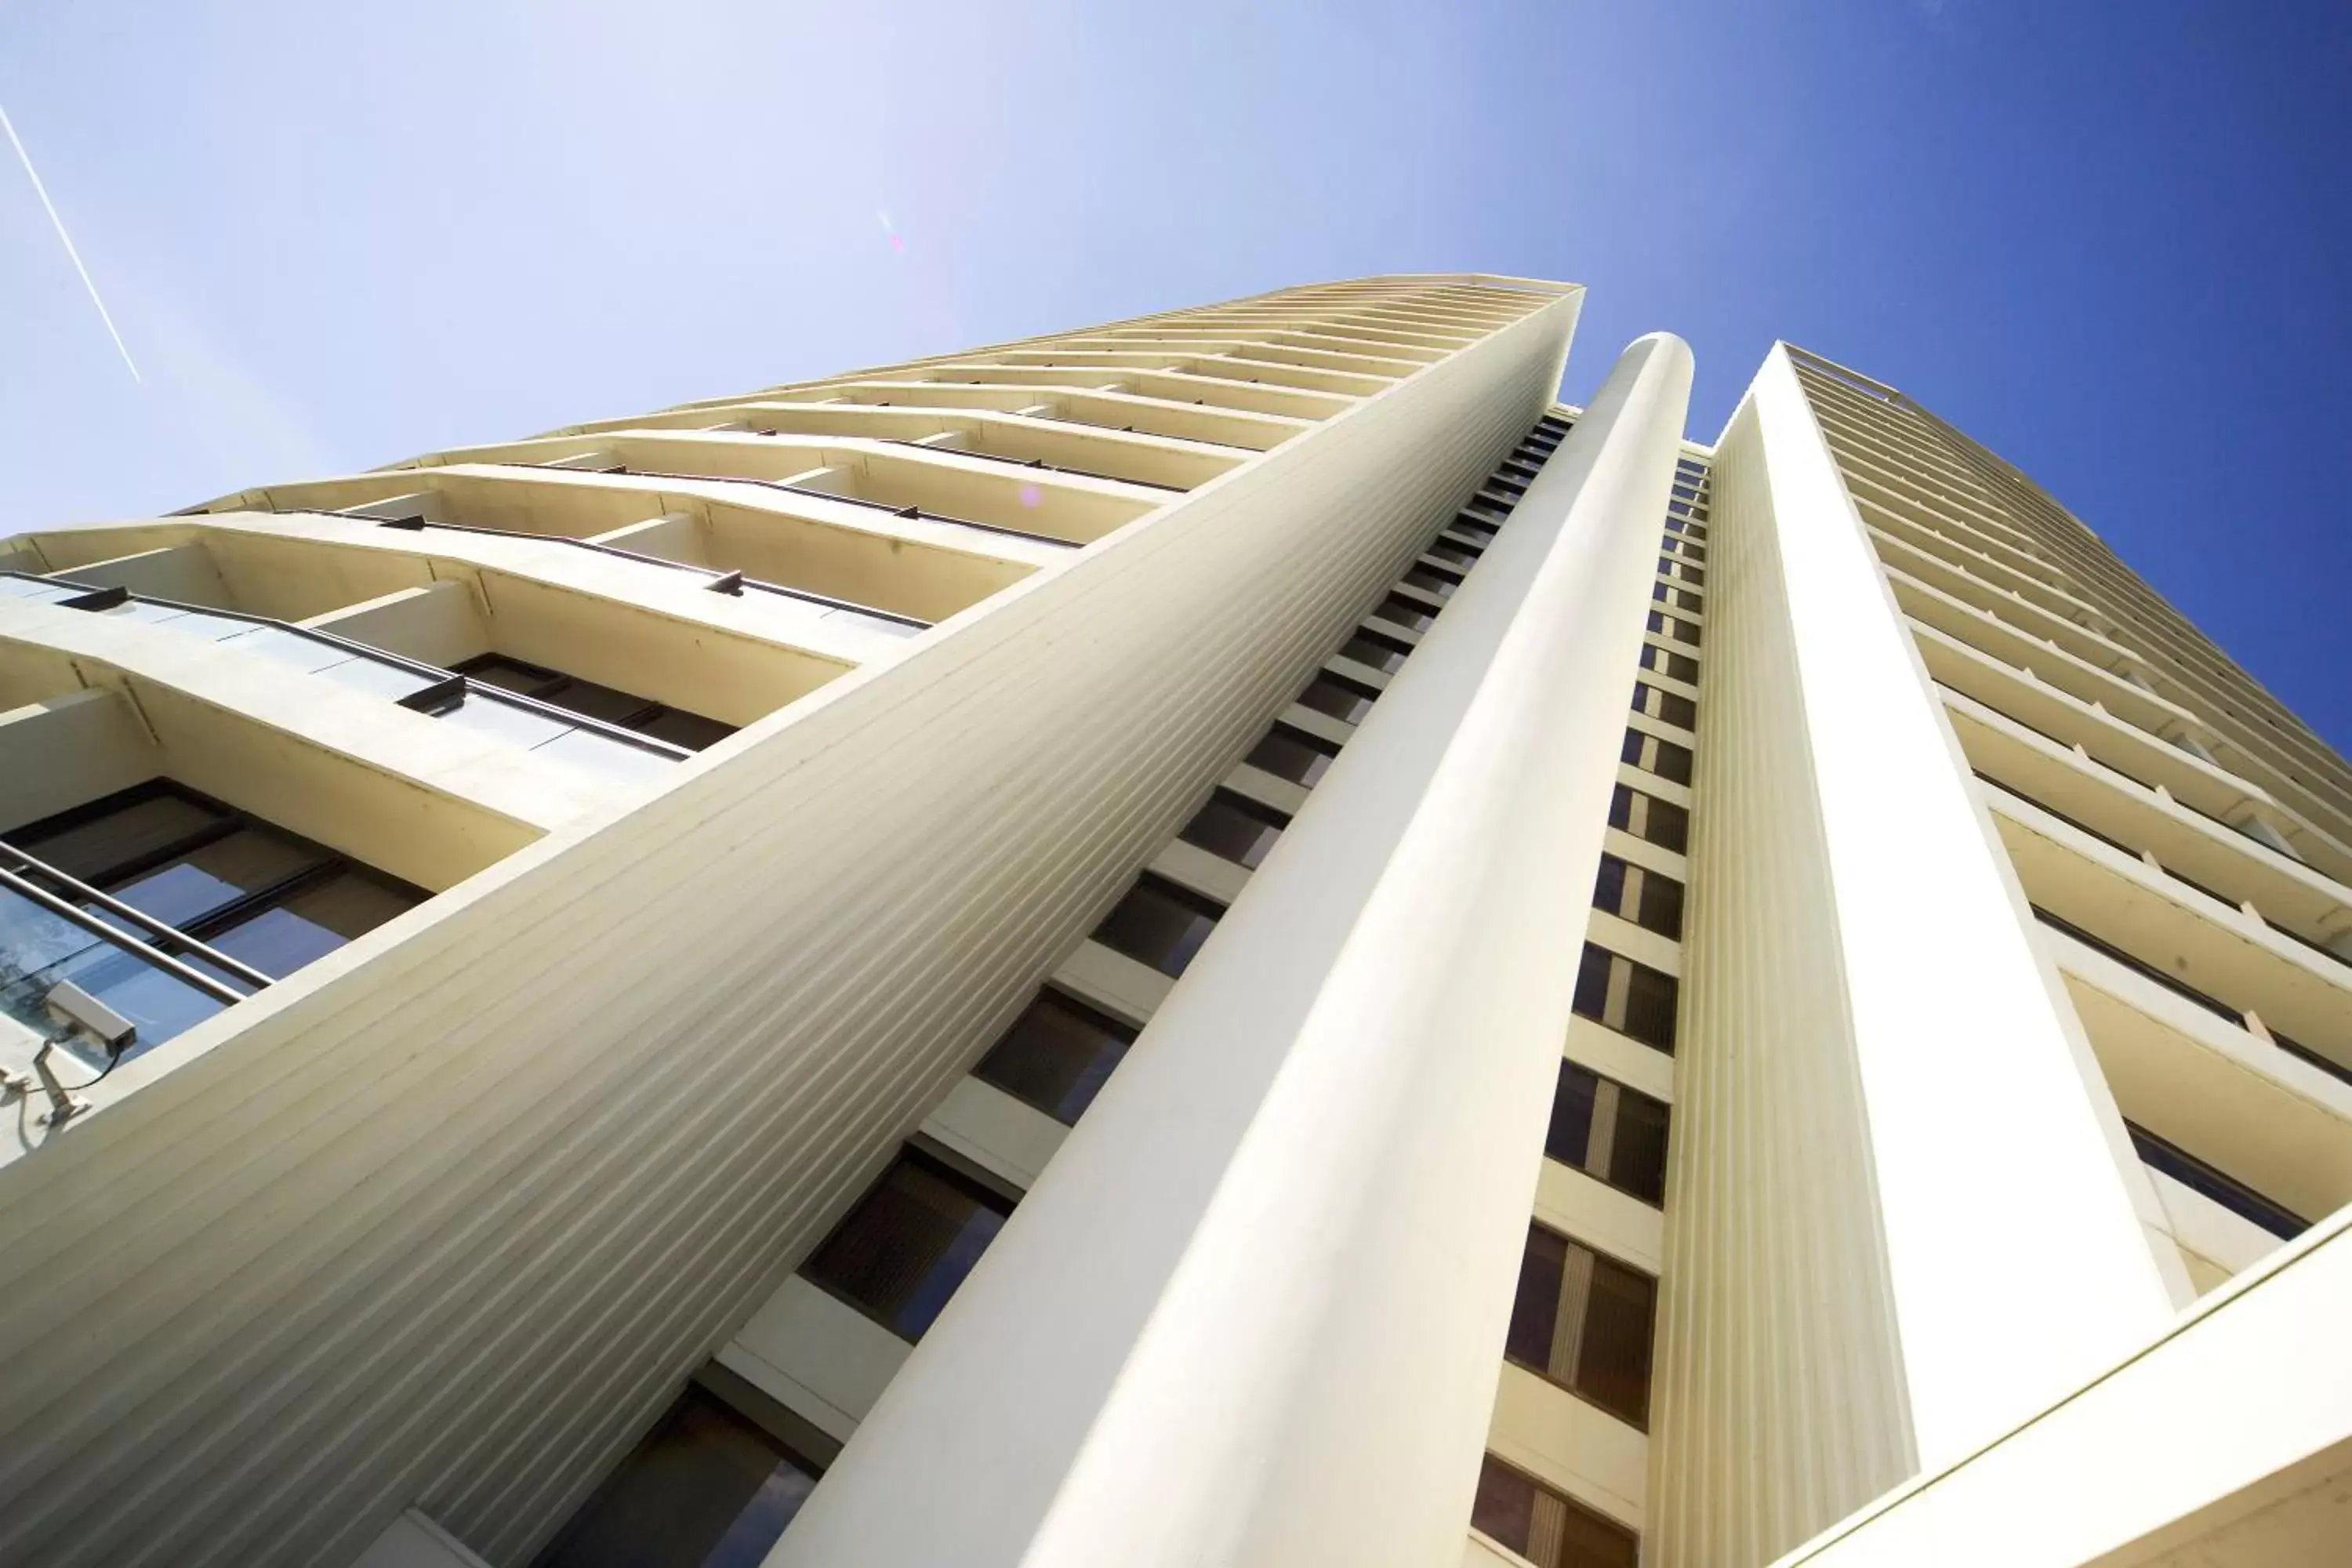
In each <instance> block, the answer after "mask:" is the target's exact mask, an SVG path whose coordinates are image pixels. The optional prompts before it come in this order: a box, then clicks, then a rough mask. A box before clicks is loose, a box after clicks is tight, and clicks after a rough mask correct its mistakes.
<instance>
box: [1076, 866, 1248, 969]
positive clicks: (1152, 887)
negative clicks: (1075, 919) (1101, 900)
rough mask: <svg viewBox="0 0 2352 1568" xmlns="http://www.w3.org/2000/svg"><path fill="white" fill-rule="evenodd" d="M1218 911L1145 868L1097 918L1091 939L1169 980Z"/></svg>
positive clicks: (1202, 938)
mask: <svg viewBox="0 0 2352 1568" xmlns="http://www.w3.org/2000/svg"><path fill="white" fill-rule="evenodd" d="M1223 912H1224V911H1223V910H1221V909H1219V908H1218V907H1217V906H1216V905H1215V904H1213V903H1211V902H1210V901H1209V900H1206V899H1203V898H1202V897H1201V896H1200V895H1199V894H1197V893H1192V892H1189V891H1187V890H1186V889H1182V888H1180V887H1178V886H1176V884H1175V883H1173V882H1170V881H1167V880H1164V879H1161V878H1159V877H1154V876H1151V875H1149V874H1148V873H1147V874H1146V875H1145V876H1144V877H1142V878H1141V879H1139V880H1138V881H1137V882H1136V884H1135V886H1134V887H1132V888H1130V889H1128V894H1127V897H1125V898H1124V899H1121V900H1119V901H1118V904H1117V905H1116V906H1115V907H1113V909H1112V910H1111V911H1110V913H1109V914H1108V915H1105V916H1104V917H1103V922H1102V924H1101V925H1099V926H1097V927H1096V928H1095V933H1094V934H1095V940H1096V941H1097V942H1101V943H1102V944H1103V945H1104V946H1106V947H1108V948H1111V949H1113V950H1115V951H1117V952H1123V953H1125V954H1127V956H1128V957H1129V958H1132V959H1135V960H1136V961H1138V962H1139V963H1148V964H1150V966H1151V967H1152V968H1154V969H1157V970H1158V971H1160V973H1162V974H1165V975H1168V976H1169V977H1171V979H1172V978H1174V977H1175V976H1177V975H1180V974H1181V973H1184V969H1185V966H1186V965H1187V964H1189V963H1192V955H1193V954H1194V953H1196V952H1200V951H1201V944H1202V942H1206V941H1208V940H1209V932H1210V931H1213V930H1215V929H1216V924H1217V917H1218V916H1219V915H1221V914H1223Z"/></svg>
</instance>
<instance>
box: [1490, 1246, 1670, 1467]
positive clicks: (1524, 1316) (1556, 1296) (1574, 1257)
mask: <svg viewBox="0 0 2352 1568" xmlns="http://www.w3.org/2000/svg"><path fill="white" fill-rule="evenodd" d="M1657 1294H1658V1287H1657V1282H1656V1281H1655V1280H1654V1279H1651V1278H1650V1277H1649V1276H1648V1275H1646V1274H1640V1273H1636V1272H1635V1271H1634V1270H1633V1269H1631V1268H1626V1267H1625V1266H1624V1265H1623V1264H1622V1263H1618V1262H1615V1261H1613V1260H1612V1259H1610V1258H1603V1257H1601V1255H1600V1254H1599V1253H1597V1252H1595V1251H1593V1250H1592V1249H1591V1247H1586V1246H1584V1245H1583V1244H1582V1243H1581V1242H1577V1241H1571V1240H1570V1239H1569V1238H1568V1237H1564V1236H1561V1235H1559V1234H1557V1233H1556V1232H1553V1231H1549V1230H1547V1229H1545V1228H1544V1227H1543V1226H1539V1225H1531V1226H1528V1241H1527V1248H1526V1250H1525V1252H1524V1253H1522V1254H1521V1256H1520V1259H1519V1288H1518V1292H1517V1296H1516V1297H1515V1299H1514V1300H1513V1301H1512V1303H1511V1326H1510V1330H1509V1332H1508V1334H1507V1337H1506V1338H1505V1340H1504V1342H1503V1354H1504V1356H1505V1358H1506V1359H1507V1360H1508V1361H1511V1362H1513V1363H1517V1365H1520V1366H1523V1367H1526V1368H1527V1369H1528V1371H1529V1372H1533V1373H1540V1374H1541V1375H1542V1376H1544V1377H1546V1378H1549V1380H1550V1381H1552V1382H1554V1383H1556V1384H1559V1385H1560V1386H1561V1387H1562V1388H1565V1389H1567V1390H1569V1392H1570V1393H1571V1394H1578V1395H1580V1396H1581V1397H1583V1398H1585V1399H1589V1400H1591V1402H1592V1403H1593V1404H1595V1405H1599V1406H1601V1409H1603V1410H1606V1411H1608V1412H1609V1413H1610V1414H1611V1415H1614V1416H1616V1417H1617V1418H1618V1419H1619V1420H1621V1421H1623V1422H1626V1423H1628V1424H1629V1425H1631V1426H1647V1425H1648V1424H1649V1419H1650V1335H1651V1326H1652V1322H1653V1320H1654V1318H1655V1317H1656V1315H1657Z"/></svg>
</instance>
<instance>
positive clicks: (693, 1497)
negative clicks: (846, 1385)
mask: <svg viewBox="0 0 2352 1568" xmlns="http://www.w3.org/2000/svg"><path fill="white" fill-rule="evenodd" d="M820 1473H821V1471H820V1469H819V1467H818V1466H816V1465H815V1464H814V1463H812V1462H811V1461H810V1460H808V1459H806V1458H803V1457H802V1456H801V1455H799V1454H797V1453H795V1452H793V1450H792V1449H791V1448H789V1447H786V1446H785V1445H783V1444H782V1443H781V1442H779V1441H777V1440H776V1438H774V1437H773V1436H770V1435H769V1434H768V1432H767V1431H766V1430H765V1429H763V1428H762V1427H761V1426H756V1425H755V1424H753V1423H752V1422H751V1421H750V1420H747V1419H746V1418H745V1417H744V1416H742V1415H740V1414H739V1413H737V1412H736V1411H735V1410H734V1409H733V1408H732V1407H731V1406H730V1405H727V1404H726V1403H725V1402H724V1401H722V1400H720V1399H719V1398H718V1397H717V1396H716V1395H714V1394H710V1393H709V1392H707V1391H706V1390H704V1389H701V1388H698V1387H693V1386H689V1387H688V1389H687V1391H686V1392H685V1393H684V1394H680V1395H679V1396H678V1399H677V1404H675V1405H671V1406H670V1407H669V1410H668V1412H667V1414H666V1415H663V1416H662V1418H661V1420H660V1422H659V1423H657V1424H656V1426H655V1427H654V1429H653V1430H652V1431H651V1432H649V1433H647V1434H646V1438H645V1441H643V1442H642V1443H639V1444H638V1445H637V1447H636V1449H635V1452H633V1453H631V1454H630V1455H629V1457H628V1458H625V1459H624V1460H622V1461H621V1463H620V1466H619V1468H616V1469H615V1470H614V1472H613V1473H612V1475H611V1476H610V1477H608V1478H606V1479H605V1481H604V1485H603V1486H601V1487H599V1488H598V1489H596V1492H595V1494H594V1495H593V1497H591V1498H590V1499H589V1500H588V1501H587V1502H586V1503H585V1504H583V1506H582V1508H581V1510H580V1511H579V1512H578V1513H576V1514H574V1515H572V1522H571V1523H570V1524H569V1525H567V1526H566V1527H565V1528H564V1531H563V1533H562V1535H560V1536H558V1537H557V1538H556V1540H555V1542H554V1544H553V1545H551V1546H550V1547H549V1548H548V1549H547V1551H546V1552H543V1553H541V1556H540V1558H539V1561H538V1563H537V1568H756V1565H757V1564H758V1563H761V1561H763V1560H764V1559H765V1558H766V1556H767V1554H768V1549H769V1548H770V1547H772V1546H773V1545H775V1543H776V1542H778V1541H779V1540H781V1539H782V1536H783V1533H784V1529H785V1527H786V1526H788V1525H790V1524H791V1523H792V1521H793V1516H794V1515H796V1514H798V1513H799V1512H800V1510H801V1505H802V1504H803V1503H804V1502H806V1501H807V1500H808V1495H809V1493H810V1492H811V1491H813V1490H814V1489H815V1487H816V1480H817V1477H818V1475H819V1474H820Z"/></svg>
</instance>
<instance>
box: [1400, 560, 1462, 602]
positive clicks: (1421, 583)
mask: <svg viewBox="0 0 2352 1568" xmlns="http://www.w3.org/2000/svg"><path fill="white" fill-rule="evenodd" d="M1403 580H1404V581H1405V582H1406V583H1407V584H1411V585H1412V586H1413V587H1415V588H1418V589H1420V590H1421V591H1422V592H1423V593H1424V594H1434V595H1437V596H1438V597H1439V598H1441V599H1450V598H1452V597H1453V596H1454V589H1456V588H1459V587H1460V586H1462V579H1461V578H1459V577H1456V576H1455V575H1454V574H1452V573H1450V572H1441V571H1439V570H1438V569H1437V568H1436V567H1434V566H1416V567H1414V568H1413V569H1412V571H1410V572H1408V573H1406V574H1404V579H1403Z"/></svg>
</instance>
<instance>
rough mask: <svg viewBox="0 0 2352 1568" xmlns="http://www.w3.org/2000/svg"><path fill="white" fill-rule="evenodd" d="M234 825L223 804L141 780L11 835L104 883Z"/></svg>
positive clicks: (35, 852) (41, 855)
mask: <svg viewBox="0 0 2352 1568" xmlns="http://www.w3.org/2000/svg"><path fill="white" fill-rule="evenodd" d="M235 830H236V816H235V815H234V814H233V813H231V812H229V811H227V810H226V809H224V808H221V807H218V806H215V805H212V804H211V803H209V802H207V801H203V800H199V799H197V798H196V797H195V796H194V795H185V794H183V793H181V792H179V791H176V790H169V789H166V788H163V787H161V786H157V785H147V784H142V785H140V786H138V787H136V788H134V789H130V790H125V791H123V792H122V794H121V795H109V796H108V797H106V798H105V799H104V800H99V801H93V802H91V803H90V804H89V805H85V806H79V807H77V808H76V809H74V810H72V811H67V812H60V813H58V815H57V816H52V817H48V818H46V819H44V820H43V821H40V822H37V823H34V824H33V825H32V826H28V827H22V828H19V829H17V830H16V832H14V833H11V834H9V835H8V836H7V837H8V842H9V843H11V844H13V845H15V846H16V847H17V848H19V849H21V850H23V851H24V852H25V853H26V854H27V855H30V856H32V857H33V858H35V859H37V860H45V861H47V863H48V864H50V865H52V866H55V867H56V868H58V870H60V871H63V872H64V873H65V874H66V875H67V876H68V877H75V878H79V879H80V880H82V881H85V882H89V883H90V884H92V885H93V886H96V887H100V888H103V887H105V886H106V885H107V884H108V883H110V882H111V881H114V880H116V879H119V878H121V877H127V876H130V875H132V874H133V873H135V872H137V871H140V870H142V869H144V868H147V867H150V866H153V865H155V864H157V863H158V862H160V861H163V860H165V859H168V858H171V857H172V856H173V855H176V854H184V853H186V852H187V851H188V850H189V849H191V848H193V847H195V846H196V845H198V844H201V843H204V842H206V841H207V840H209V839H211V838H215V837H220V836H222V835H224V834H227V833H231V832H234V831H235Z"/></svg>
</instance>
